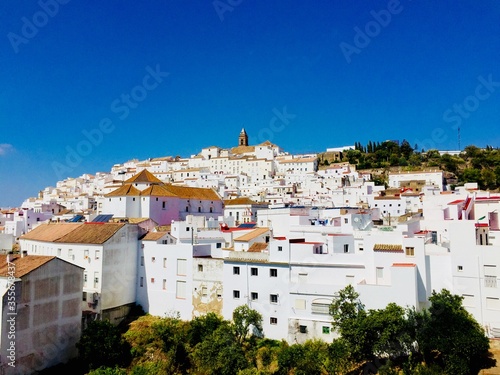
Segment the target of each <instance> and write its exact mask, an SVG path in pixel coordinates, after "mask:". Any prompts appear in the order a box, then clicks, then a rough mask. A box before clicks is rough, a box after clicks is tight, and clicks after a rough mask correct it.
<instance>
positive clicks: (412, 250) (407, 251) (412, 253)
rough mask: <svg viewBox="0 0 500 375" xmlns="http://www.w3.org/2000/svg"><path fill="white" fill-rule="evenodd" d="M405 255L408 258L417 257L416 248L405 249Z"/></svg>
mask: <svg viewBox="0 0 500 375" xmlns="http://www.w3.org/2000/svg"><path fill="white" fill-rule="evenodd" d="M405 254H406V256H407V257H413V256H415V248H414V247H408V246H407V247H405Z"/></svg>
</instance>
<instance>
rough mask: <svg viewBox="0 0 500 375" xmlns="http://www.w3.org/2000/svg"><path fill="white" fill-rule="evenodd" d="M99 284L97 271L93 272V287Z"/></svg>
mask: <svg viewBox="0 0 500 375" xmlns="http://www.w3.org/2000/svg"><path fill="white" fill-rule="evenodd" d="M98 285H99V272H94V288H97V286H98Z"/></svg>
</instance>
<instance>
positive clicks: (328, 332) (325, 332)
mask: <svg viewBox="0 0 500 375" xmlns="http://www.w3.org/2000/svg"><path fill="white" fill-rule="evenodd" d="M323 334H325V335H329V334H330V327H328V326H323Z"/></svg>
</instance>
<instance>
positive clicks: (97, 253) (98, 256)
mask: <svg viewBox="0 0 500 375" xmlns="http://www.w3.org/2000/svg"><path fill="white" fill-rule="evenodd" d="M100 257H101V251H100V250H96V251H95V259H96V260H97V259H99V258H100Z"/></svg>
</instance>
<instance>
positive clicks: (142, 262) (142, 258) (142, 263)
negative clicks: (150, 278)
mask: <svg viewBox="0 0 500 375" xmlns="http://www.w3.org/2000/svg"><path fill="white" fill-rule="evenodd" d="M141 266H144V257H143V256H141Z"/></svg>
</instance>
